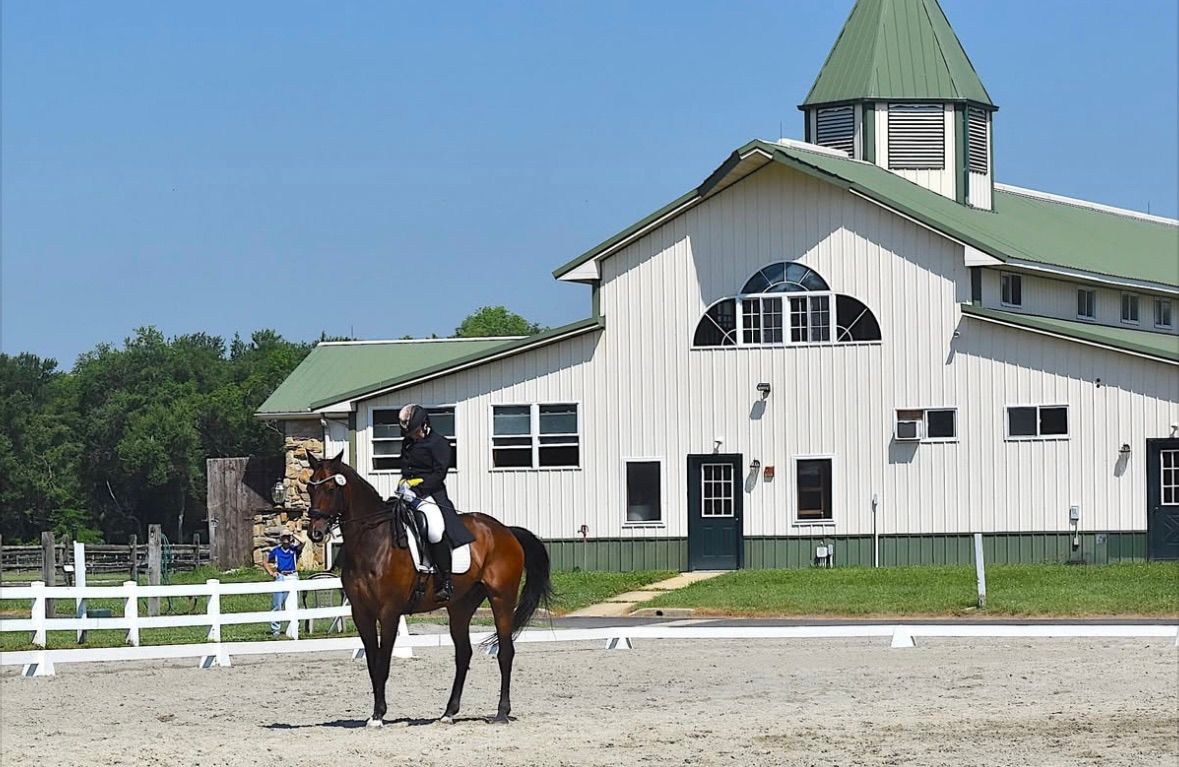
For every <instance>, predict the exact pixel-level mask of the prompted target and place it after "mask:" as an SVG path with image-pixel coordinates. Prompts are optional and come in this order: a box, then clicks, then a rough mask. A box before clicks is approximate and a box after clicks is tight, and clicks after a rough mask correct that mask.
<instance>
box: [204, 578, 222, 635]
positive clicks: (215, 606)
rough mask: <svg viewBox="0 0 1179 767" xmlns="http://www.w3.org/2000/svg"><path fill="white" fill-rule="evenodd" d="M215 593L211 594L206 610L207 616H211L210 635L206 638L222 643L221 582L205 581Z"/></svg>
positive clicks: (215, 580) (212, 579)
mask: <svg viewBox="0 0 1179 767" xmlns="http://www.w3.org/2000/svg"><path fill="white" fill-rule="evenodd" d="M205 585H206V586H208V587H209V588H210V589H211V590H212V592H213V593H211V594H209V606H208V608H207V609H206V610H205V613H206V615H208V616H209V634H208V636H207V637H206V639H208V640H209V641H210V642H220V641H221V581H219V580H217V579H216V578H210V579H209V580H207V581H205Z"/></svg>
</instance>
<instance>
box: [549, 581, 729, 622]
mask: <svg viewBox="0 0 1179 767" xmlns="http://www.w3.org/2000/svg"><path fill="white" fill-rule="evenodd" d="M724 572H725V571H722V570H715V571H707V572H699V571H697V572H691V573H680V574H679V575H677V576H675V577H673V578H668V579H667V580H665V581H658V582H656V583H651V584H648V585H646V586H644V587H643V588H642V589H640V590H638V591H628V592H626V593H625V594H615V595H614V596H612V597H610V598H609V599H607V600H606V601H605V602H599V603H598V604H596V605H590V606H588V607H583V608H581V609H580V610H576V611H574V612H571V613H569V615H567V616H566V617H568V618H617V617H621V616H623V615H630V614H631V613H632V612H634V611H635V610H636V609H637V608H638V606H639V605H641V604H642V603H643V602H649V601H650V600H652V599H654V598H655V597H657V596H659V595H660V594H664V593H666V592H668V591H675V590H676V589H682V588H683V587H684V586H688V585H691V584H693V583H697V582H699V581H706V580H708V579H709V578H715V577H716V576H718V575H724Z"/></svg>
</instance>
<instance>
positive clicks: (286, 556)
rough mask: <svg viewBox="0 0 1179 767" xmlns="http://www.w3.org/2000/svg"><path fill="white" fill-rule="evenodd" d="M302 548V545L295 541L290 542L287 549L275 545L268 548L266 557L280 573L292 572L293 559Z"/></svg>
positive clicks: (296, 557) (293, 569)
mask: <svg viewBox="0 0 1179 767" xmlns="http://www.w3.org/2000/svg"><path fill="white" fill-rule="evenodd" d="M302 550H303V547H302V546H300V545H299V544H297V543H295V544H292V545H291V547H290V548H289V549H284V548H283V547H282V546H275V547H274V548H273V549H271V550H270V555H269V556H268V557H267V558H266V559H267V561H268V562H273V563H274V566H275V567H276V568H278V571H279V572H280V573H293V572H294V571H295V561H296V560H297V559H298V558H299V552H301V551H302Z"/></svg>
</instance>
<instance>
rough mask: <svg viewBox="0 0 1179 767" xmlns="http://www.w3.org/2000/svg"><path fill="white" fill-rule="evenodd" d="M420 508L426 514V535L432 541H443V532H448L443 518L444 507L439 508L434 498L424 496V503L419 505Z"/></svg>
mask: <svg viewBox="0 0 1179 767" xmlns="http://www.w3.org/2000/svg"><path fill="white" fill-rule="evenodd" d="M418 510H419V511H421V512H422V513H423V514H425V515H426V537H427V538H428V539H429V540H430V543H438V542H439V541H441V540H442V534H443V533H444V532H446V523H445V522H444V521H443V520H442V509H440V508H438V504H436V503H434V499H433V498H424V499H422V504H421V505H420V506H418Z"/></svg>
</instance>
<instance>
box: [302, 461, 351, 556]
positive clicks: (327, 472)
mask: <svg viewBox="0 0 1179 767" xmlns="http://www.w3.org/2000/svg"><path fill="white" fill-rule="evenodd" d="M343 458H344V451H343V450H341V451H340V454H339V455H337V456H336V457H335V458H324V459H322V460H321V459H319V458H316V457H315V455H314V454H313V453H312V452H311V451H310V450H308V451H307V461H308V463H310V464H311V478H310V479H309V480H308V481H307V492H308V493H309V494H310V495H311V510H310V511H309V512H308V513H307V516H308V517H309V519H310V523H309V524H308V526H307V535H308V536H309V537H310V538H311V540H312V541H313V542H315V543H319V542H321V541H322V540H323V539H324V538H325V537H326V536H327V532H328V530H329V529H330V528H331V526H332V525H333V524H335V523H336V522H337V521H338V520H339V519H340V517H341V516H343V515H344V513H345V512H346V511H347V510H348V504H349V502H350V495H351V494H350V493H349V487H348V477H347V475H346V474H345V471H346V470H347V469H348V467H347V465H346V464H345V463H344V461H343ZM349 473H350V472H349Z"/></svg>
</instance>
